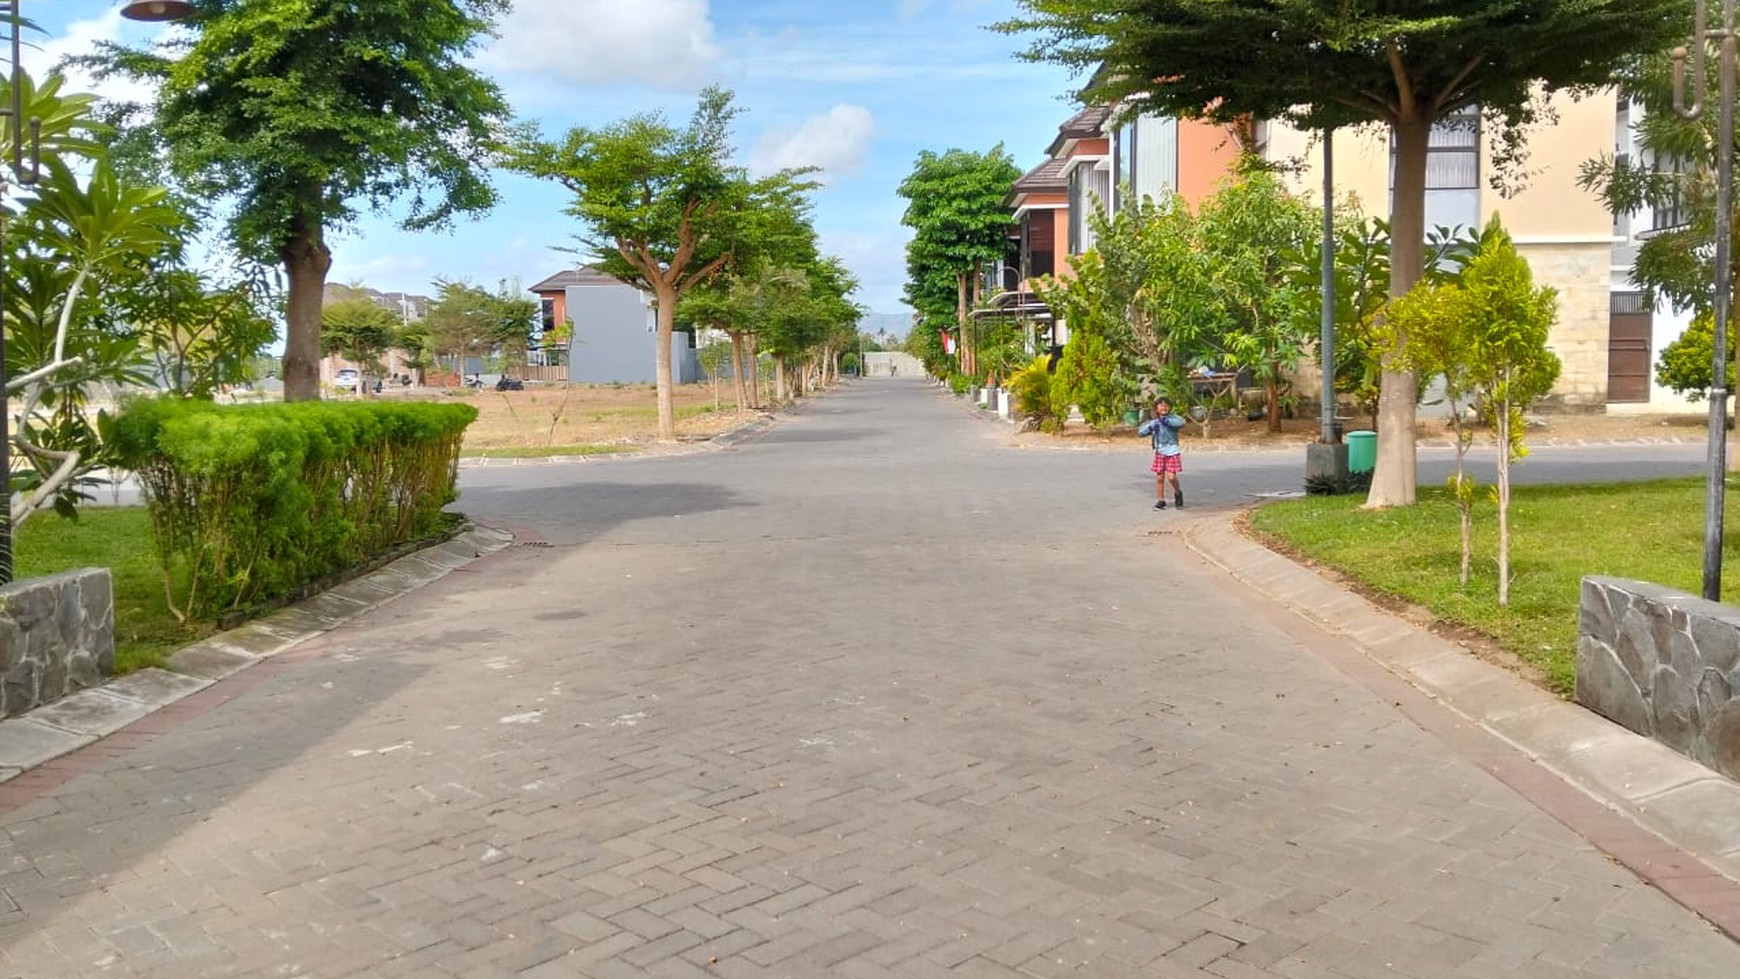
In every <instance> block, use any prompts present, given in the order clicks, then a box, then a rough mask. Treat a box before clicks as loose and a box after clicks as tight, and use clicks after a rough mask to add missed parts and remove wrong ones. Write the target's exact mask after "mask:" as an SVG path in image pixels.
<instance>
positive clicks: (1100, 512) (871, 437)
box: [0, 380, 1740, 979]
mask: <svg viewBox="0 0 1740 979" xmlns="http://www.w3.org/2000/svg"><path fill="white" fill-rule="evenodd" d="M1145 461H1146V460H1145V459H1144V458H1143V456H1142V451H1141V448H1140V446H1133V448H1132V453H1131V456H1130V459H1129V460H1128V465H1127V466H1123V465H1121V464H1120V465H1118V466H1116V467H1115V468H1108V467H1107V464H1106V462H1105V459H1104V457H1101V456H1086V455H1074V454H1068V453H1034V452H1021V451H1015V450H1011V449H1009V448H1007V447H1006V446H1004V445H1003V444H1002V443H1001V441H1000V440H998V439H995V438H993V437H991V435H990V430H989V429H988V428H987V427H985V426H982V425H981V424H980V423H978V422H974V421H971V420H969V419H968V418H966V417H965V415H964V413H963V412H962V411H960V410H959V408H958V407H957V406H956V405H954V404H953V403H952V402H949V401H947V400H946V399H944V398H942V397H940V396H938V395H937V394H935V393H934V391H933V390H932V389H929V388H925V387H922V386H921V385H920V384H918V383H917V382H908V381H904V380H898V381H884V382H879V383H871V384H867V385H865V386H861V387H857V388H854V389H852V390H849V391H847V392H845V393H842V394H839V395H836V396H830V397H829V398H827V399H825V400H823V401H821V402H818V403H815V404H812V405H810V406H809V408H808V410H807V411H805V412H804V413H802V414H799V415H797V416H795V417H793V418H790V419H788V420H787V421H786V422H785V423H783V424H781V425H780V426H778V427H776V428H774V429H772V430H771V431H769V432H768V433H767V434H765V435H764V436H762V437H761V438H759V439H758V440H756V441H754V442H751V443H748V444H745V445H743V446H742V447H740V448H738V449H735V450H732V451H729V452H714V453H705V454H700V455H695V456H690V457H685V458H678V459H667V460H660V461H648V462H622V463H607V464H600V465H595V466H592V465H588V466H551V467H543V468H538V469H513V470H506V469H504V470H501V471H500V472H494V471H490V472H486V473H483V474H473V477H472V482H471V485H472V486H473V489H472V491H471V494H470V496H469V497H468V499H467V501H466V507H467V508H468V509H470V510H472V511H473V512H476V513H479V514H480V515H486V516H493V517H495V518H497V519H500V520H503V521H505V522H509V523H512V524H514V525H515V526H516V527H518V528H520V529H522V530H531V531H534V532H536V533H538V534H541V535H542V537H543V538H544V539H545V540H547V541H548V542H550V543H551V544H552V545H554V546H552V547H549V548H516V549H513V550H511V551H509V552H505V553H503V554H500V555H497V556H495V557H492V558H489V559H486V560H485V561H484V562H481V563H479V564H477V565H474V566H473V567H472V568H471V569H470V570H468V571H465V572H460V573H458V574H455V575H452V576H450V577H449V578H447V579H445V580H444V581H443V582H442V583H440V584H438V585H436V586H433V587H431V588H429V589H426V590H424V591H422V592H419V593H417V594H415V595H413V596H412V597H410V598H407V599H405V600H403V601H401V602H398V603H395V604H393V605H391V606H388V607H387V608H386V609H385V610H384V611H383V612H381V613H379V614H377V615H376V616H375V617H374V618H373V619H372V620H371V621H369V622H367V623H363V624H359V625H357V626H354V627H350V628H346V629H342V630H340V631H338V632H336V633H334V634H331V635H330V636H329V637H327V638H324V639H322V640H319V641H318V642H317V643H315V644H312V645H310V646H308V647H304V650H303V653H302V654H300V655H302V656H303V658H302V659H301V661H300V662H297V663H295V664H293V665H291V666H290V667H289V668H283V669H279V670H277V671H276V672H274V673H273V674H272V675H270V676H269V677H268V678H266V679H265V680H264V681H263V682H260V681H256V682H254V684H253V685H252V687H251V688H249V689H247V690H245V692H243V693H241V694H240V695H238V696H236V697H235V698H234V699H233V700H231V701H230V702H228V703H226V704H223V705H221V706H217V707H214V708H212V709H211V710H209V711H208V712H206V713H204V714H201V715H199V716H196V717H193V718H192V719H189V720H184V721H180V722H177V723H176V724H173V725H162V726H161V730H162V733H161V734H159V735H158V736H156V737H154V738H150V739H144V738H137V739H135V743H134V744H133V746H131V747H127V748H125V750H109V751H106V752H96V753H87V755H85V756H82V757H84V759H85V764H84V767H86V768H88V771H86V772H84V773H83V774H81V775H79V776H77V777H76V778H73V779H71V780H70V781H68V782H66V783H65V784H64V785H62V786H61V787H59V788H58V789H55V790H53V791H51V792H49V793H48V794H46V795H44V796H43V797H41V798H39V799H37V800H36V801H34V802H32V803H29V804H28V805H26V806H24V807H21V808H18V809H15V810H13V811H11V812H7V813H4V814H0V975H6V976H13V975H16V976H25V977H30V979H59V977H75V976H152V977H176V979H205V977H220V976H314V977H322V979H338V977H349V976H357V977H362V976H368V977H375V976H382V977H395V976H419V977H422V976H428V977H445V976H459V977H467V979H493V977H505V976H520V977H527V979H546V977H569V976H586V977H599V979H607V977H608V979H614V977H638V976H659V977H701V976H726V977H739V976H741V977H749V976H755V977H763V976H766V977H787V976H789V977H801V979H810V977H819V976H841V977H854V979H876V977H902V979H926V977H954V979H985V977H1008V979H1014V977H1021V976H1025V977H1044V979H1049V977H1057V976H1083V977H1095V979H1118V977H1123V976H1147V977H1157V979H1175V977H1191V976H1218V977H1224V979H1255V977H1287V979H1304V977H1318V976H1323V977H1331V976H1333V977H1350V979H1363V977H1375V976H1407V977H1439V976H1446V977H1448V976H1456V977H1471V979H1472V977H1494V979H1496V977H1506V979H1509V977H1518V976H1520V977H1527V979H1559V977H1573V976H1589V977H1594V976H1613V977H1622V976H1623V977H1632V976H1646V975H1647V976H1651V977H1710V979H1718V977H1720V979H1732V977H1734V976H1736V975H1740V947H1736V946H1735V945H1733V944H1731V943H1729V942H1728V941H1727V940H1726V939H1724V938H1722V937H1720V936H1719V935H1717V934H1715V933H1713V932H1712V931H1711V930H1710V929H1709V928H1708V927H1706V926H1705V925H1704V924H1703V923H1702V922H1701V921H1699V920H1698V919H1697V918H1695V917H1694V916H1692V915H1691V914H1689V913H1687V912H1686V911H1684V910H1682V909H1680V908H1679V907H1678V906H1676V905H1674V904H1672V903H1671V902H1669V901H1667V900H1666V899H1665V898H1663V897H1662V896H1661V895H1659V894H1658V893H1656V892H1654V891H1653V890H1651V889H1650V888H1648V887H1646V886H1644V885H1642V884H1640V883H1639V882H1638V881H1637V880H1636V879H1635V878H1633V877H1632V876H1631V875H1630V874H1628V873H1626V872H1625V871H1624V870H1622V869H1621V868H1618V867H1616V866H1614V865H1613V864H1611V863H1610V862H1609V861H1608V860H1606V859H1605V858H1604V857H1603V856H1602V855H1601V854H1600V853H1599V852H1596V851H1595V850H1593V849H1591V848H1590V847H1589V846H1588V845H1587V844H1586V843H1585V842H1583V841H1582V840H1580V839H1578V838H1577V837H1575V836H1574V835H1572V834H1571V833H1570V832H1569V831H1567V830H1566V829H1564V828H1563V827H1562V826H1561V825H1560V824H1558V823H1556V822H1554V821H1553V820H1551V819H1550V818H1548V817H1546V816H1544V815H1542V814H1541V813H1540V812H1538V811H1537V810H1535V809H1534V808H1533V807H1531V806H1530V805H1529V804H1528V803H1527V802H1525V801H1523V800H1522V799H1520V798H1518V797H1517V796H1516V795H1515V794H1513V793H1512V792H1511V791H1510V790H1509V789H1507V788H1505V787H1504V786H1502V785H1500V784H1499V783H1497V782H1496V781H1494V780H1493V779H1492V778H1490V777H1488V776H1487V775H1485V774H1484V773H1482V772H1481V771H1480V770H1479V769H1478V768H1477V767H1475V766H1473V765H1471V764H1469V763H1467V762H1466V761H1464V760H1462V759H1460V758H1458V757H1457V756H1456V755H1455V754H1454V753H1453V752H1452V751H1451V750H1450V749H1448V748H1446V747H1445V746H1444V745H1443V744H1441V743H1440V742H1438V741H1437V740H1435V739H1433V738H1432V737H1430V736H1428V735H1426V734H1424V733H1422V732H1421V731H1420V730H1419V729H1418V728H1416V727H1414V726H1413V725H1412V724H1410V723H1409V722H1407V721H1406V720H1405V719H1403V718H1402V717H1401V716H1400V715H1399V714H1398V713H1397V712H1396V711H1395V710H1394V708H1392V707H1391V706H1390V705H1388V704H1386V703H1383V702H1379V701H1377V700H1375V699H1374V698H1373V697H1372V696H1371V695H1370V694H1369V693H1367V692H1366V691H1365V688H1363V687H1360V686H1358V685H1356V684H1354V683H1352V682H1350V681H1349V680H1347V679H1346V678H1344V677H1343V676H1342V675H1341V674H1339V673H1337V672H1335V671H1334V670H1333V669H1331V668H1330V667H1328V666H1327V665H1325V664H1324V663H1323V662H1322V661H1320V660H1318V659H1317V658H1316V657H1315V656H1313V655H1312V654H1311V653H1309V652H1308V651H1306V650H1304V649H1303V648H1301V647H1300V646H1298V645H1297V644H1296V643H1295V642H1293V641H1292V640H1290V639H1288V638H1287V637H1286V635H1285V634H1283V633H1282V632H1280V631H1278V630H1277V629H1275V628H1274V627H1273V626H1271V625H1268V624H1266V622H1267V620H1266V619H1265V618H1263V617H1261V616H1258V615H1256V614H1253V607H1254V606H1253V605H1251V604H1249V600H1248V599H1246V598H1243V597H1241V596H1240V595H1238V594H1232V593H1229V590H1228V589H1226V588H1225V586H1223V585H1221V584H1219V582H1220V581H1221V580H1222V579H1219V578H1217V577H1212V576H1209V575H1207V574H1205V573H1204V572H1203V571H1202V570H1200V568H1199V566H1198V565H1197V564H1196V563H1195V562H1194V561H1193V560H1192V559H1191V558H1189V557H1187V556H1185V554H1184V552H1183V551H1182V550H1181V549H1179V548H1177V547H1176V546H1175V545H1173V544H1171V543H1169V542H1168V541H1167V540H1166V539H1165V538H1164V537H1160V538H1156V537H1152V536H1149V535H1148V534H1147V533H1146V532H1147V531H1148V530H1151V529H1153V528H1154V527H1155V526H1156V525H1160V524H1163V523H1164V522H1165V521H1167V520H1170V519H1176V515H1175V514H1171V513H1167V514H1156V513H1153V512H1151V511H1149V510H1147V503H1146V498H1147V493H1148V487H1149V486H1150V485H1151V484H1150V483H1149V482H1148V478H1149V477H1148V476H1147V474H1146V473H1145V471H1144V470H1145V465H1144V464H1145ZM1187 465H1188V462H1187ZM1185 478H1186V487H1187V491H1190V492H1192V493H1193V494H1196V496H1195V498H1197V499H1207V500H1212V499H1214V498H1215V497H1216V494H1215V493H1214V492H1213V487H1212V486H1210V485H1206V484H1192V483H1191V482H1190V479H1191V476H1190V474H1189V473H1188V472H1187V474H1186V477H1185ZM243 676H246V674H244V675H243Z"/></svg>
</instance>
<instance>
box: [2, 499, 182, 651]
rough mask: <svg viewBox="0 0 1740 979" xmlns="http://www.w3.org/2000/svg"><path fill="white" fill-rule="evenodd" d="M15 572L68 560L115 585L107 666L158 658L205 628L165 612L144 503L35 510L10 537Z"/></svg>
mask: <svg viewBox="0 0 1740 979" xmlns="http://www.w3.org/2000/svg"><path fill="white" fill-rule="evenodd" d="M15 544H16V547H17V551H16V554H15V557H14V561H15V565H16V568H15V570H16V573H17V576H18V577H20V578H35V577H40V576H42V575H50V574H56V573H58V572H61V571H67V570H70V569H72V568H93V567H94V568H103V567H106V568H108V569H109V574H110V576H111V578H112V579H113V582H114V588H115V672H116V673H130V672H132V671H133V670H137V669H140V668H142V667H146V666H161V665H162V663H163V659H164V657H166V656H168V655H169V654H170V653H173V652H175V651H176V650H177V649H180V648H181V647H182V646H185V645H187V644H188V643H191V642H197V641H198V640H200V639H203V638H204V637H206V636H209V635H211V634H212V631H213V629H212V627H211V626H209V625H200V624H197V623H195V624H192V625H186V626H184V625H182V624H181V623H179V622H177V621H176V620H175V617H174V616H173V615H171V614H169V605H168V602H167V601H166V600H165V598H164V595H163V578H162V576H161V575H160V574H159V573H158V569H157V555H156V552H155V551H154V550H152V543H151V518H150V517H149V516H147V515H146V512H145V508H144V507H89V508H86V509H84V510H83V511H81V512H80V514H79V518H78V519H77V520H76V521H75V520H66V519H63V518H61V517H58V516H55V515H53V514H40V515H38V516H36V517H33V518H32V519H31V520H30V522H29V523H26V524H25V525H24V526H22V527H20V528H19V530H18V539H17V540H16V541H15Z"/></svg>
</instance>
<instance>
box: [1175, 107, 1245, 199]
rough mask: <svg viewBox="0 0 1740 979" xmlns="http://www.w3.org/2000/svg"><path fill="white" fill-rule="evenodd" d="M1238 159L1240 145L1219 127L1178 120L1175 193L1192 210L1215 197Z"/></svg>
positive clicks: (1191, 120) (1226, 129) (1213, 124)
mask: <svg viewBox="0 0 1740 979" xmlns="http://www.w3.org/2000/svg"><path fill="white" fill-rule="evenodd" d="M1238 159H1239V142H1238V140H1237V139H1235V138H1234V137H1233V132H1232V129H1231V128H1230V127H1228V126H1226V125H1224V124H1222V123H1211V122H1203V121H1201V120H1199V119H1180V120H1178V193H1179V196H1181V197H1183V198H1184V199H1185V200H1186V201H1188V202H1189V203H1190V206H1191V207H1195V206H1196V205H1198V204H1200V203H1202V201H1203V199H1204V198H1207V197H1208V196H1210V195H1211V194H1213V193H1214V191H1215V188H1216V187H1217V186H1219V184H1220V182H1221V179H1222V178H1223V177H1225V176H1226V175H1227V174H1228V173H1230V172H1232V168H1233V165H1234V164H1236V163H1237V162H1238Z"/></svg>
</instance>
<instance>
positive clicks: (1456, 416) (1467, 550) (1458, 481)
mask: <svg viewBox="0 0 1740 979" xmlns="http://www.w3.org/2000/svg"><path fill="white" fill-rule="evenodd" d="M1450 430H1451V433H1452V435H1453V436H1454V437H1455V439H1456V475H1455V476H1453V477H1451V479H1452V482H1451V486H1452V487H1453V488H1454V492H1455V493H1456V511H1457V514H1458V517H1459V520H1458V523H1459V524H1460V526H1461V530H1462V563H1461V568H1460V576H1459V578H1458V580H1459V581H1461V582H1462V590H1463V591H1464V592H1466V591H1467V590H1468V573H1469V570H1470V567H1471V566H1472V564H1473V563H1474V499H1473V494H1472V491H1471V490H1469V489H1468V488H1467V487H1466V486H1465V485H1464V483H1463V480H1466V479H1467V478H1468V474H1467V465H1466V462H1467V459H1468V441H1467V440H1466V439H1464V438H1463V437H1462V406H1461V405H1460V404H1458V403H1457V402H1456V400H1455V399H1454V398H1452V399H1450Z"/></svg>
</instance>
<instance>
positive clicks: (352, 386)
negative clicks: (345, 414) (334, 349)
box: [332, 367, 362, 391]
mask: <svg viewBox="0 0 1740 979" xmlns="http://www.w3.org/2000/svg"><path fill="white" fill-rule="evenodd" d="M361 383H362V372H361V371H359V370H357V369H356V368H355V367H340V368H339V369H338V372H337V373H335V374H333V375H332V386H333V387H335V388H337V389H339V390H340V391H355V390H356V389H357V385H358V384H361Z"/></svg>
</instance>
